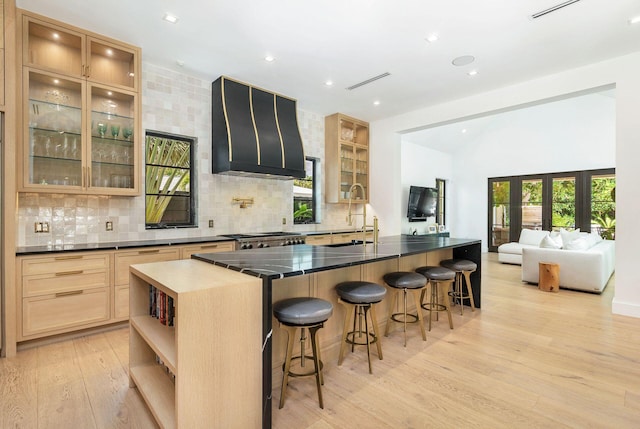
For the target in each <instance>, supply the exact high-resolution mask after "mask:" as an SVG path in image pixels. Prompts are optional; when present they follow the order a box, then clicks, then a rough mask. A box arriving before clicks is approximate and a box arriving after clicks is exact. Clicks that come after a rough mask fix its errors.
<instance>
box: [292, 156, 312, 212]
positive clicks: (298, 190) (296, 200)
mask: <svg viewBox="0 0 640 429" xmlns="http://www.w3.org/2000/svg"><path fill="white" fill-rule="evenodd" d="M316 162H317V159H315V158H307V159H305V162H304V170H305V176H306V177H305V178H304V179H295V180H294V181H293V223H294V224H302V223H315V222H317V219H316V217H317V212H318V211H317V204H316V177H317V176H316Z"/></svg>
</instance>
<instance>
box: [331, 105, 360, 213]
mask: <svg viewBox="0 0 640 429" xmlns="http://www.w3.org/2000/svg"><path fill="white" fill-rule="evenodd" d="M324 123H325V128H324V136H325V156H326V161H327V162H326V163H325V199H326V201H327V202H328V203H346V202H348V201H349V195H350V193H349V191H350V189H351V186H352V185H354V184H356V183H359V184H360V185H362V188H363V190H364V195H363V190H361V189H358V190H357V191H356V190H354V195H353V199H354V200H357V201H358V202H368V201H369V124H368V123H367V122H364V121H361V120H359V119H355V118H352V117H349V116H346V115H343V114H341V113H335V114H333V115H331V116H327V117H326V118H325V121H324Z"/></svg>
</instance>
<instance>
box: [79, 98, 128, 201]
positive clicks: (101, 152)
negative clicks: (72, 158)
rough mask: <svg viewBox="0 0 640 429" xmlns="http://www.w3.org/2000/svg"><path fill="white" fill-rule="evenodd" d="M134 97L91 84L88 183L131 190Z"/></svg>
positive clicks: (101, 186) (94, 185)
mask: <svg viewBox="0 0 640 429" xmlns="http://www.w3.org/2000/svg"><path fill="white" fill-rule="evenodd" d="M134 115H135V96H134V95H132V94H126V93H123V92H115V91H112V90H110V89H106V88H103V87H98V86H91V124H90V128H91V130H90V133H89V135H91V142H90V149H89V151H88V152H89V159H90V160H91V163H90V165H88V167H89V177H90V182H89V183H90V186H92V187H98V188H117V189H132V188H133V185H134V179H135V176H134V174H135V163H134V160H135V158H136V156H135V155H136V154H135V145H134V141H135V138H136V136H134V124H135V120H134Z"/></svg>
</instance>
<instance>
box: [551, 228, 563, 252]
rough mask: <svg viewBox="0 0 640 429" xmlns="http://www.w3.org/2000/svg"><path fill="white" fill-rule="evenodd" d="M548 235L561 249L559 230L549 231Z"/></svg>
mask: <svg viewBox="0 0 640 429" xmlns="http://www.w3.org/2000/svg"><path fill="white" fill-rule="evenodd" d="M549 237H551V239H552V240H553V241H555V242H556V244H557V245H558V247H557V248H558V249H562V236H561V235H560V231H551V234H549Z"/></svg>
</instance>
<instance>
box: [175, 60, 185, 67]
mask: <svg viewBox="0 0 640 429" xmlns="http://www.w3.org/2000/svg"><path fill="white" fill-rule="evenodd" d="M176 64H178V66H180V67H184V61H182V60H176Z"/></svg>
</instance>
